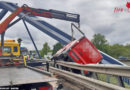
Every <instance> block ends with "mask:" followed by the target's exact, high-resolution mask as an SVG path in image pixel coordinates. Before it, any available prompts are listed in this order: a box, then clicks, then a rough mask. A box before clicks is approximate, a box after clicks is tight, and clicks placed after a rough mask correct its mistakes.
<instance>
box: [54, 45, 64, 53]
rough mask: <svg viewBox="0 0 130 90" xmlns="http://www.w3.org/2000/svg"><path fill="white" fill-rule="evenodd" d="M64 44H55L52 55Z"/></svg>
mask: <svg viewBox="0 0 130 90" xmlns="http://www.w3.org/2000/svg"><path fill="white" fill-rule="evenodd" d="M62 47H63V46H62V45H61V43H56V44H55V45H54V46H53V51H52V55H54V54H55V53H56V52H57V51H58V50H59V49H61V48H62Z"/></svg>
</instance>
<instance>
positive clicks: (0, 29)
mask: <svg viewBox="0 0 130 90" xmlns="http://www.w3.org/2000/svg"><path fill="white" fill-rule="evenodd" d="M22 10H23V9H22V8H18V9H16V10H15V11H14V12H13V13H12V14H10V15H9V16H8V18H6V19H5V20H4V21H3V22H2V23H1V24H0V34H2V33H3V32H4V31H6V28H7V27H8V25H9V23H10V22H11V21H12V20H13V19H14V18H15V17H16V16H17V15H18V14H19V13H20V12H21V11H22Z"/></svg>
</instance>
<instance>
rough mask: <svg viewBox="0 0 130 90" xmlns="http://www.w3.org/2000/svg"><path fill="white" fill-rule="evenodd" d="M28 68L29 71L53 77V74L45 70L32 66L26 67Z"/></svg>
mask: <svg viewBox="0 0 130 90" xmlns="http://www.w3.org/2000/svg"><path fill="white" fill-rule="evenodd" d="M26 68H29V69H31V70H34V71H36V72H39V73H43V74H45V75H48V76H53V73H50V72H47V71H45V70H40V69H37V68H34V67H30V66H26Z"/></svg>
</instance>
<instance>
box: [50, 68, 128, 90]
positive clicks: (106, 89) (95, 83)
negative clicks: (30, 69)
mask: <svg viewBox="0 0 130 90" xmlns="http://www.w3.org/2000/svg"><path fill="white" fill-rule="evenodd" d="M50 71H51V72H53V73H54V74H57V75H58V76H59V77H61V78H64V79H65V80H67V81H70V82H72V83H75V85H78V86H79V85H81V86H83V87H85V88H84V90H86V89H91V90H128V89H126V88H123V87H120V86H116V85H113V84H110V83H106V82H103V81H100V80H96V79H93V78H89V77H85V76H82V75H78V74H74V73H71V72H68V71H64V70H60V69H56V68H54V67H50Z"/></svg>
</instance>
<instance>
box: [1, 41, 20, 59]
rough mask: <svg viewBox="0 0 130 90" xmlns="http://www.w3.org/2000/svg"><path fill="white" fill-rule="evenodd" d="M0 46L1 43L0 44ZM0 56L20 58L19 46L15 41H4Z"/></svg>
mask: <svg viewBox="0 0 130 90" xmlns="http://www.w3.org/2000/svg"><path fill="white" fill-rule="evenodd" d="M0 45H1V43H0ZM2 56H15V57H19V56H20V46H19V43H17V42H15V40H5V41H4V47H3V52H2Z"/></svg>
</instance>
